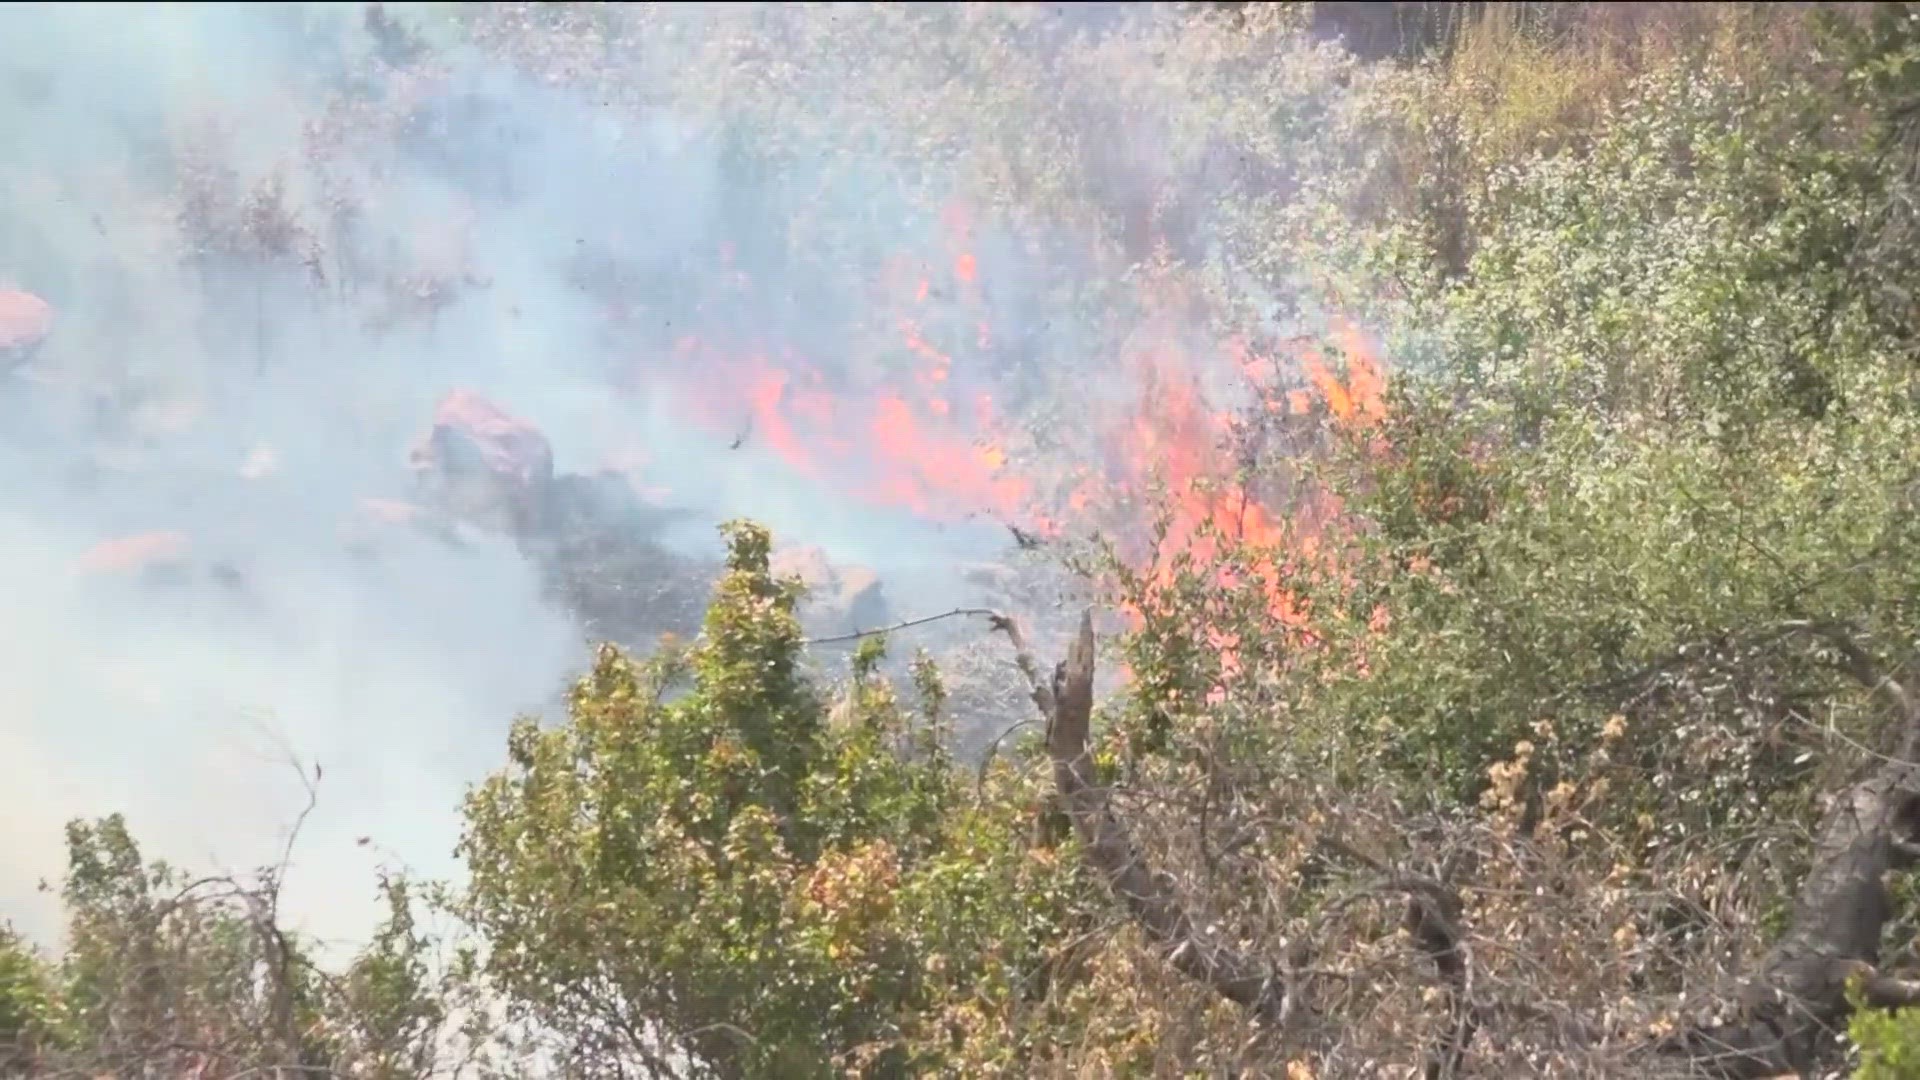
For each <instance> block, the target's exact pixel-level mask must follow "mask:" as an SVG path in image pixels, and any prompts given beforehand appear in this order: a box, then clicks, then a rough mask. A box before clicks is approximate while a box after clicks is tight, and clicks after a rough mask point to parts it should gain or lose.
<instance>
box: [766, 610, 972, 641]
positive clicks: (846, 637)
mask: <svg viewBox="0 0 1920 1080" xmlns="http://www.w3.org/2000/svg"><path fill="white" fill-rule="evenodd" d="M960 615H981V616H985V617H986V618H989V619H992V618H997V617H998V615H997V614H996V613H995V612H994V610H993V609H992V608H954V609H953V610H952V611H943V612H941V613H940V614H938V615H923V616H921V617H920V618H918V619H908V620H906V621H904V622H897V623H893V624H892V625H890V626H879V627H875V628H874V629H872V630H856V631H854V632H853V633H851V634H833V635H830V636H828V637H816V638H802V639H801V640H800V644H802V645H831V644H833V643H835V642H841V641H858V640H860V639H861V638H869V637H876V636H878V635H880V634H891V633H893V632H894V631H895V630H905V629H907V628H909V627H914V626H924V625H926V624H927V623H931V622H939V621H940V620H941V619H951V618H954V617H956V616H960Z"/></svg>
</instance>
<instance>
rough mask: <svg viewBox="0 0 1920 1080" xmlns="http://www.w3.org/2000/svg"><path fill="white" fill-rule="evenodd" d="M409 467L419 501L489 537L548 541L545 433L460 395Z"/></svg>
mask: <svg viewBox="0 0 1920 1080" xmlns="http://www.w3.org/2000/svg"><path fill="white" fill-rule="evenodd" d="M411 463H412V466H413V470H414V477H415V482H416V486H417V488H418V491H419V499H420V501H421V502H422V503H424V504H426V505H427V506H428V507H430V508H432V509H435V510H439V511H442V512H444V513H447V514H449V515H451V516H453V517H454V518H456V519H458V520H461V521H464V522H467V523H468V524H471V525H475V526H478V527H480V528H483V529H488V530H493V531H498V532H501V533H506V534H509V535H513V536H527V535H533V534H538V533H542V532H544V531H545V530H546V528H547V527H548V518H549V515H550V513H551V504H552V499H553V483H554V477H553V446H552V444H550V443H549V442H548V441H547V437H546V435H544V434H542V433H541V431H540V429H539V428H537V427H535V426H533V425H532V424H531V423H528V422H527V421H525V420H522V419H520V418H519V417H517V416H513V415H511V414H509V413H508V412H506V410H504V409H501V408H500V407H499V406H497V405H495V404H494V403H492V402H490V401H488V400H487V399H486V398H483V397H481V396H480V395H479V394H477V393H474V392H473V391H471V390H455V391H454V392H453V393H451V394H448V395H447V397H446V398H445V399H444V400H442V401H441V402H440V406H439V408H438V409H436V410H435V411H434V416H433V427H432V428H431V429H430V430H429V431H428V432H427V435H426V437H425V438H424V439H422V440H421V442H420V445H418V446H417V447H415V448H414V451H413V455H412V459H411Z"/></svg>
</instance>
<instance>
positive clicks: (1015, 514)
mask: <svg viewBox="0 0 1920 1080" xmlns="http://www.w3.org/2000/svg"><path fill="white" fill-rule="evenodd" d="M940 224H941V229H940V233H939V235H940V237H941V243H942V245H943V250H942V251H940V252H938V253H937V254H935V255H933V256H932V257H914V256H912V255H908V254H903V255H900V256H898V257H896V258H893V259H891V260H889V261H888V263H887V265H886V268H885V271H884V272H883V274H882V275H881V280H879V281H877V282H876V283H875V285H874V287H873V289H872V290H871V291H870V293H869V296H871V297H873V298H874V300H875V302H878V303H882V304H895V305H899V306H900V307H901V308H902V310H898V311H892V312H886V311H881V312H876V315H878V316H884V318H883V319H881V320H880V321H879V322H877V323H876V325H888V326H891V327H892V328H893V330H894V333H895V335H896V336H895V341H894V347H893V350H892V352H891V355H888V356H886V357H883V358H881V361H880V362H878V363H875V364H872V365H869V367H870V368H872V369H876V370H878V371H880V372H881V374H880V375H879V376H878V378H877V379H874V380H872V381H869V382H868V383H866V384H864V385H846V383H847V382H848V379H847V377H845V376H842V377H840V378H839V379H837V380H836V379H834V378H830V377H829V376H827V375H826V374H824V373H823V372H822V370H821V369H819V368H818V367H815V366H814V365H813V364H811V363H809V362H808V361H807V360H806V359H805V358H804V357H801V356H797V355H795V354H794V353H793V351H792V350H791V349H790V348H786V347H768V346H766V345H765V344H764V343H762V344H757V345H753V346H748V347H739V346H737V345H729V344H728V343H725V342H720V341H716V340H708V339H702V338H698V337H691V336H690V337H687V338H684V339H683V340H682V341H681V342H680V345H679V349H678V353H679V356H678V358H679V361H680V363H679V364H678V365H676V367H677V368H678V369H679V370H681V371H694V372H699V373H701V377H699V378H697V379H696V380H695V381H696V382H697V384H698V386H697V387H696V388H694V389H693V390H692V391H691V397H692V398H693V399H694V400H692V401H690V402H689V404H690V406H691V408H690V410H689V411H690V413H691V414H692V415H695V416H698V417H700V418H702V419H704V420H705V421H706V422H707V423H708V424H709V425H710V426H711V427H712V428H713V430H714V431H715V433H716V435H720V436H730V435H732V434H733V433H734V432H735V431H736V430H737V429H739V428H740V427H741V425H742V417H741V416H740V411H741V402H742V401H744V403H745V405H746V411H747V413H748V414H749V416H748V417H747V418H746V420H745V423H746V425H747V427H748V429H749V430H750V431H751V433H752V439H753V442H754V445H755V446H756V448H758V449H759V450H761V451H763V452H767V453H771V454H772V455H774V456H775V457H776V458H778V459H779V460H780V461H781V462H782V463H783V464H784V465H785V466H786V467H787V468H789V469H791V470H792V471H793V472H794V473H795V474H796V475H799V476H803V477H808V478H812V479H815V480H820V481H823V482H827V483H829V484H832V485H833V486H835V487H836V488H837V489H838V490H839V491H840V492H841V493H842V494H845V495H848V496H851V497H854V498H858V499H862V500H865V501H868V502H870V503H875V504H882V505H888V506H895V507H901V508H904V509H907V510H910V511H912V512H913V513H915V514H917V515H920V516H923V517H926V518H929V519H934V520H943V521H952V520H960V519H965V518H973V517H980V516H991V517H994V518H998V519H1000V520H1003V521H1007V522H1009V523H1013V522H1017V523H1019V524H1020V525H1021V526H1022V528H1024V529H1026V530H1028V531H1029V532H1032V533H1035V534H1038V535H1041V536H1057V535H1059V534H1061V533H1062V532H1065V531H1067V530H1071V529H1083V528H1085V529H1100V530H1102V531H1104V532H1106V533H1107V534H1108V535H1109V536H1116V537H1119V538H1121V539H1122V541H1123V543H1124V542H1125V541H1129V540H1131V541H1134V542H1135V546H1136V548H1138V547H1143V546H1144V543H1143V541H1144V538H1145V537H1146V535H1147V534H1148V533H1149V532H1150V531H1151V526H1152V525H1153V521H1152V520H1151V517H1152V510H1151V509H1144V510H1143V509H1141V507H1142V506H1143V505H1144V504H1143V501H1142V500H1143V497H1144V496H1146V495H1148V494H1149V491H1150V489H1152V488H1153V487H1154V486H1155V485H1156V484H1157V485H1160V486H1162V487H1163V488H1164V491H1165V495H1166V498H1167V500H1168V504H1167V505H1166V511H1167V513H1168V514H1169V520H1168V523H1167V531H1166V533H1165V535H1164V537H1162V538H1161V540H1160V543H1159V544H1158V546H1157V547H1155V548H1154V549H1153V550H1151V551H1136V554H1138V555H1139V556H1140V557H1141V558H1142V559H1143V560H1151V565H1150V567H1149V568H1148V569H1149V571H1150V573H1149V580H1150V581H1151V582H1152V583H1153V584H1154V585H1156V586H1164V585H1167V584H1169V583H1170V582H1171V580H1172V578H1173V575H1174V573H1175V564H1176V562H1179V561H1181V560H1180V556H1185V560H1184V561H1185V562H1186V563H1187V564H1188V565H1190V566H1195V567H1200V568H1203V570H1207V572H1213V573H1217V574H1219V575H1220V580H1222V581H1226V582H1229V583H1230V582H1232V581H1234V580H1236V573H1235V572H1234V571H1232V570H1230V569H1228V568H1227V566H1226V565H1225V564H1226V563H1227V562H1228V561H1230V560H1231V561H1234V562H1236V564H1237V565H1240V566H1242V567H1243V568H1244V567H1249V566H1250V567H1251V568H1252V573H1253V574H1254V575H1255V576H1256V577H1258V578H1259V579H1260V582H1261V586H1262V587H1263V588H1264V589H1265V590H1266V592H1267V597H1268V602H1269V608H1270V610H1271V612H1272V614H1273V615H1274V617H1275V618H1276V619H1278V620H1280V621H1281V622H1282V623H1283V624H1285V625H1289V626H1299V625H1300V624H1301V623H1302V622H1303V621H1304V620H1305V619H1306V617H1307V613H1306V611H1305V605H1304V604H1303V603H1301V602H1300V601H1299V600H1298V599H1297V598H1296V597H1293V596H1291V595H1289V594H1288V592H1287V590H1286V589H1285V587H1284V585H1283V581H1282V578H1283V568H1284V566H1285V565H1287V564H1289V563H1293V562H1297V561H1299V560H1304V559H1315V558H1318V559H1325V558H1328V557H1329V553H1330V551H1331V548H1332V545H1328V544H1326V543H1323V540H1324V536H1325V532H1326V527H1327V525H1328V523H1329V522H1331V521H1333V520H1334V519H1335V518H1336V517H1337V514H1338V510H1339V508H1338V506H1337V505H1335V504H1334V503H1333V502H1332V500H1331V498H1330V497H1328V496H1326V495H1325V494H1323V493H1316V492H1313V491H1311V490H1310V489H1308V488H1307V487H1306V485H1304V484H1303V483H1296V484H1293V485H1291V486H1290V487H1287V488H1286V489H1284V490H1281V491H1277V492H1276V491H1274V490H1262V489H1261V488H1260V487H1259V486H1257V485H1256V484H1255V482H1254V481H1253V480H1251V479H1250V478H1249V476H1248V475H1247V474H1248V473H1249V472H1250V471H1252V470H1249V469H1248V468H1246V467H1245V466H1246V462H1245V461H1243V451H1244V449H1245V446H1244V443H1245V438H1244V435H1245V430H1246V426H1247V416H1246V413H1245V409H1246V407H1247V406H1249V405H1250V406H1251V410H1252V412H1253V413H1255V414H1264V415H1265V416H1266V417H1267V418H1268V420H1269V421H1270V422H1273V423H1284V422H1286V421H1289V420H1292V421H1294V422H1295V423H1296V426H1311V424H1312V423H1316V422H1318V421H1316V420H1315V418H1314V417H1313V416H1312V415H1310V414H1313V413H1315V412H1316V410H1323V412H1324V416H1325V418H1326V419H1327V421H1329V422H1330V423H1332V424H1335V425H1365V424H1369V423H1372V422H1373V421H1375V420H1377V419H1378V418H1379V417H1380V416H1381V415H1382V409H1383V391H1384V371H1383V369H1382V366H1381V364H1380V363H1379V361H1378V358H1377V356H1376V355H1375V353H1374V350H1373V349H1372V348H1371V347H1370V346H1369V343H1368V342H1367V340H1366V338H1365V337H1364V335H1363V334H1362V333H1361V332H1360V331H1359V330H1358V329H1357V328H1354V327H1351V326H1345V325H1341V326H1336V327H1335V328H1334V329H1333V332H1332V333H1331V334H1330V335H1329V340H1330V342H1331V343H1332V344H1333V345H1334V346H1335V347H1336V349H1337V351H1338V353H1339V354H1340V356H1339V357H1330V356H1329V355H1326V354H1325V353H1323V352H1322V350H1321V349H1320V347H1318V346H1317V345H1316V344H1314V343H1312V342H1307V341H1295V342H1290V343H1285V344H1283V345H1281V346H1278V347H1277V354H1271V353H1272V352H1274V350H1270V352H1269V353H1263V352H1261V351H1260V350H1257V349H1255V348H1254V347H1252V346H1251V345H1249V344H1248V343H1247V342H1246V341H1244V340H1239V339H1235V340H1228V341H1222V342H1219V343H1217V344H1216V345H1215V346H1213V347H1211V348H1200V349H1194V348H1192V347H1190V345H1189V344H1188V342H1190V340H1191V339H1190V338H1188V339H1186V341H1183V340H1182V338H1181V337H1180V336H1179V335H1177V334H1173V333H1167V334H1162V335H1159V336H1157V337H1155V336H1152V335H1148V334H1144V333H1143V334H1142V335H1140V337H1139V338H1138V339H1137V340H1150V341H1151V343H1150V344H1147V345H1143V346H1141V347H1138V348H1135V349H1133V350H1132V355H1124V356H1120V357H1117V358H1115V361H1116V362H1115V363H1112V364H1109V365H1105V366H1104V369H1105V370H1113V371H1116V372H1118V373H1120V376H1119V377H1120V378H1123V379H1127V380H1130V381H1131V389H1132V397H1133V401H1134V404H1133V405H1132V406H1131V407H1130V408H1128V409H1125V410H1121V411H1119V412H1117V413H1116V412H1114V411H1112V410H1105V411H1100V412H1096V411H1094V410H1092V409H1089V410H1088V411H1087V412H1086V414H1085V415H1084V416H1075V417H1073V418H1071V422H1072V423H1074V424H1075V425H1077V426H1078V430H1076V431H1074V432H1073V433H1072V434H1074V435H1075V436H1078V437H1081V438H1083V439H1085V440H1087V442H1088V444H1089V445H1092V446H1096V447H1099V448H1101V449H1099V450H1098V451H1097V452H1096V453H1094V454H1093V455H1092V456H1093V457H1094V458H1095V460H1091V461H1087V460H1076V461H1059V460H1052V461H1048V460H1036V459H1035V458H1034V456H1033V455H1021V454H1016V453H1015V452H1014V450H1013V448H1014V447H1017V446H1020V445H1022V440H1021V439H1019V438H1018V437H1017V434H1018V428H1017V419H1015V418H1008V417H1003V416H1002V415H1001V413H1000V410H999V409H998V408H997V407H996V402H995V400H994V398H993V397H992V395H991V393H990V392H989V391H988V390H987V389H986V387H987V386H989V385H990V382H989V376H988V374H987V369H988V365H987V363H986V362H987V361H989V360H990V359H991V358H992V357H993V342H994V341H995V340H996V335H995V333H994V329H993V327H992V325H991V318H990V315H989V312H988V309H987V305H986V304H985V302H984V300H983V296H984V292H983V290H984V289H985V288H986V287H987V284H988V283H987V281H986V274H985V272H984V268H983V265H982V261H981V259H980V258H979V257H978V254H977V253H976V252H975V250H974V249H973V243H974V237H975V230H974V227H973V215H972V213H971V212H970V211H969V209H968V208H967V207H965V206H964V205H960V204H955V205H954V206H951V207H949V208H948V210H947V211H946V212H945V213H944V214H942V216H941V222H940ZM726 254H730V252H729V253H723V259H722V262H723V263H726V264H730V262H731V260H730V259H728V258H725V257H724V256H725V255H726ZM729 268H730V266H729ZM1146 288H1147V287H1145V286H1143V290H1144V289H1146ZM1153 288H1155V289H1160V290H1165V289H1166V288H1167V286H1166V283H1165V282H1164V281H1162V282H1157V283H1156V284H1155V286H1153ZM1146 299H1148V300H1155V297H1147V298H1146ZM1168 306H1169V305H1168V303H1167V302H1164V301H1157V300H1156V302H1154V303H1148V304H1146V307H1147V308H1148V309H1149V310H1154V309H1156V308H1157V309H1159V310H1160V311H1161V312H1162V313H1164V312H1165V311H1166V310H1167V308H1168ZM1168 322H1169V323H1170V324H1177V323H1181V322H1185V323H1186V324H1187V325H1191V320H1181V319H1180V318H1179V317H1178V314H1177V313H1176V315H1175V317H1174V318H1172V319H1169V320H1168ZM882 351H883V352H884V351H886V350H884V349H883V350H882ZM1223 372H1224V373H1232V374H1233V375H1234V376H1236V378H1235V380H1234V384H1233V396H1236V397H1237V398H1238V399H1239V400H1236V401H1225V400H1215V397H1218V396H1222V392H1221V390H1220V385H1221V384H1220V383H1219V381H1218V380H1219V378H1220V376H1221V375H1222V373H1223ZM1209 376H1211V377H1212V378H1213V380H1214V381H1213V382H1211V383H1210V382H1209V381H1208V377H1209ZM1210 386H1211V387H1212V388H1213V390H1212V393H1211V394H1210V393H1209V390H1208V387H1210ZM1100 389H1101V390H1102V391H1108V392H1110V391H1113V390H1115V389H1116V387H1114V386H1103V387H1101V388H1100ZM738 444H739V440H738V439H737V438H736V439H735V445H738ZM1249 556H1250V557H1249ZM1207 568H1210V569H1207ZM1217 644H1218V645H1219V647H1220V648H1221V649H1222V650H1223V652H1224V653H1226V654H1227V655H1229V656H1231V654H1232V651H1233V648H1234V646H1235V644H1236V643H1235V642H1231V641H1222V642H1219V643H1217Z"/></svg>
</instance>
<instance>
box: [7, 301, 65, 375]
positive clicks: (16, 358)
mask: <svg viewBox="0 0 1920 1080" xmlns="http://www.w3.org/2000/svg"><path fill="white" fill-rule="evenodd" d="M52 332H53V305H52V304H49V303H47V302H46V301H45V300H42V299H40V298H39V297H37V296H35V295H33V294H32V293H30V292H23V291H21V290H19V289H0V374H5V373H7V372H9V371H12V370H14V369H15V368H18V367H21V366H23V365H25V364H26V363H27V362H28V361H30V360H32V359H33V357H34V354H35V353H37V352H38V351H39V349H40V343H41V342H43V341H45V340H46V339H47V335H48V334H50V333H52Z"/></svg>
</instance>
